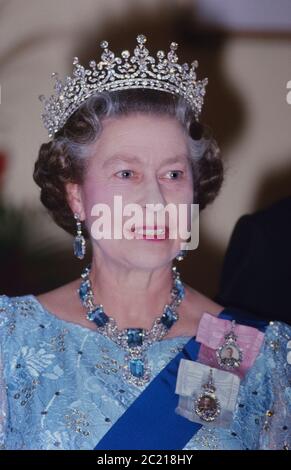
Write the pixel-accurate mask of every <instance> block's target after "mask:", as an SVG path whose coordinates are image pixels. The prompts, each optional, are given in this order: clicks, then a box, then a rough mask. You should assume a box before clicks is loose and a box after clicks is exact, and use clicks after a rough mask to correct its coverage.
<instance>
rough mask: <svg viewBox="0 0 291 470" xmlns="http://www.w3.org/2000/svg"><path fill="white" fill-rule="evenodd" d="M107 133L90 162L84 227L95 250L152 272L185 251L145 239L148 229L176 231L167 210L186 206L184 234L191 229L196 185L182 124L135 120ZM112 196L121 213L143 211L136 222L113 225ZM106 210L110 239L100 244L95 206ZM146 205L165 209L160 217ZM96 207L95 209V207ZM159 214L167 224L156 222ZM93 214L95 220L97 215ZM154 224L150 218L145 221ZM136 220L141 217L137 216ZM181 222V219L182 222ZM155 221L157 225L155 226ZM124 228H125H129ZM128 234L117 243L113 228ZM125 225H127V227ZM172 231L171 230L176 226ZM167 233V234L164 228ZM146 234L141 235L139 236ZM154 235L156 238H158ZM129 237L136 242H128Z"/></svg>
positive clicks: (113, 124)
mask: <svg viewBox="0 0 291 470" xmlns="http://www.w3.org/2000/svg"><path fill="white" fill-rule="evenodd" d="M102 124H103V130H102V132H101V134H100V137H99V138H98V140H97V141H96V143H95V144H94V146H93V152H92V156H91V157H90V161H89V166H88V169H87V172H86V176H85V179H84V183H83V185H82V187H81V188H80V189H81V200H82V209H83V213H84V214H85V220H86V227H87V228H88V230H89V233H90V234H91V240H92V246H93V250H102V254H103V255H106V256H108V257H110V258H112V259H114V260H116V261H118V262H119V263H120V262H121V263H122V264H125V265H126V266H128V267H135V268H142V269H153V268H155V267H156V268H157V267H161V266H163V265H165V264H167V263H169V262H170V261H171V260H172V259H173V258H174V257H175V256H176V255H177V253H178V251H179V250H180V248H181V241H183V240H182V239H181V237H179V232H178V237H176V238H175V239H171V238H169V234H168V233H167V231H166V234H165V235H164V236H163V239H161V240H153V238H152V239H145V238H142V236H143V235H144V237H145V236H147V235H149V232H145V230H146V229H151V228H154V229H155V225H158V227H161V226H162V228H163V229H165V227H169V225H170V224H174V226H175V227H176V228H178V226H177V224H179V223H181V222H179V216H177V214H176V215H174V214H173V213H172V215H170V216H169V215H167V213H166V212H165V206H166V205H167V204H169V203H171V204H172V205H174V206H176V209H177V212H178V207H179V206H178V205H180V204H183V205H184V209H185V208H186V213H187V211H188V217H187V218H186V220H187V223H186V229H187V228H188V229H190V214H191V212H189V211H190V210H191V203H192V202H193V180H192V171H191V165H190V162H189V160H188V155H189V154H188V147H187V138H186V136H185V134H184V131H183V129H182V127H181V125H180V123H179V122H178V121H177V120H176V119H175V118H171V117H168V116H156V115H146V114H140V113H139V114H131V115H129V116H122V117H118V118H107V119H105V120H103V123H102ZM114 196H121V197H122V199H121V201H122V208H123V209H124V207H125V206H126V205H128V204H136V205H137V206H136V207H139V209H140V212H139V214H141V215H142V218H141V217H140V215H139V217H138V219H137V218H135V219H134V220H133V215H134V214H133V213H131V214H130V213H128V214H127V215H124V216H123V217H122V218H121V219H120V220H119V221H118V220H116V219H114V215H116V213H117V208H116V206H114ZM100 203H102V204H105V205H106V207H108V209H109V210H110V213H111V215H110V217H109V216H108V214H109V213H108V214H107V216H105V212H103V221H104V220H106V221H107V222H110V220H111V232H110V235H111V236H112V238H111V239H99V240H96V239H95V238H94V236H92V233H93V232H94V230H95V229H96V227H97V225H96V223H94V222H96V221H98V219H99V217H100V216H101V214H102V212H100V213H99V216H98V217H97V212H96V209H95V210H94V211H93V214H92V208H93V206H95V205H96V204H97V205H98V204H100ZM146 204H161V205H162V206H159V210H158V211H156V212H155V211H154V210H153V208H149V209H147V208H146ZM95 207H96V206H95ZM158 213H160V214H162V213H163V214H164V215H165V218H164V221H163V217H162V218H160V219H159V218H158ZM94 214H95V215H94ZM150 214H151V216H153V217H154V218H148V219H147V218H146V217H147V216H149V215H150ZM135 215H136V216H137V213H135ZM180 219H181V217H180ZM152 221H153V223H152ZM125 222H126V224H125ZM114 223H115V224H116V225H117V226H119V227H120V228H121V230H124V232H123V235H122V237H121V238H119V239H116V238H115V239H114V237H113V236H114V233H113V224H114ZM124 224H125V225H124ZM172 227H173V225H172ZM166 230H167V228H166ZM141 232H143V233H141ZM121 233H122V232H121ZM155 234H156V233H155V232H154V236H155ZM126 237H127V238H129V237H131V238H132V239H127V238H126Z"/></svg>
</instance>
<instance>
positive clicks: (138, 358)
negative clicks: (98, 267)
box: [78, 265, 185, 386]
mask: <svg viewBox="0 0 291 470" xmlns="http://www.w3.org/2000/svg"><path fill="white" fill-rule="evenodd" d="M90 271H91V265H89V266H87V267H86V268H85V269H84V271H83V272H82V274H81V278H82V282H81V285H80V288H79V289H78V294H79V296H80V299H81V302H82V304H83V305H84V307H85V308H86V309H87V319H88V320H89V321H91V322H94V323H95V324H96V326H97V327H98V331H99V332H100V333H102V334H103V335H104V336H107V337H108V338H110V339H111V340H112V341H114V342H115V343H116V344H117V345H118V346H120V347H122V348H123V349H124V350H125V364H124V366H123V377H124V378H125V379H126V380H127V381H128V382H130V383H133V384H135V385H138V386H142V385H144V384H146V383H147V382H148V381H149V380H150V378H151V370H150V367H149V364H148V361H147V357H146V351H147V349H148V348H149V346H150V345H151V344H153V343H154V342H156V341H161V340H162V339H163V338H164V336H166V335H167V333H168V331H169V330H170V328H171V327H172V326H173V324H174V323H175V322H176V321H177V320H178V319H179V315H178V313H177V307H178V306H179V305H180V303H181V302H182V300H183V298H184V296H185V289H184V285H183V283H182V281H181V279H180V274H179V272H178V271H177V268H176V266H172V278H173V284H172V288H171V302H170V303H169V304H166V305H165V306H164V309H163V313H162V315H161V316H160V317H158V318H156V319H155V321H154V323H153V325H152V327H151V328H150V329H149V330H147V329H143V328H124V329H122V330H120V329H118V327H117V324H116V322H115V320H114V318H112V317H109V316H108V315H107V314H106V313H105V312H104V309H103V305H102V304H95V303H94V294H93V290H92V284H91V281H90V278H89V275H90Z"/></svg>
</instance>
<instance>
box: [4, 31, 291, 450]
mask: <svg viewBox="0 0 291 470" xmlns="http://www.w3.org/2000/svg"><path fill="white" fill-rule="evenodd" d="M137 42H138V44H137V47H136V48H135V50H134V54H133V55H132V56H130V53H129V52H128V51H123V52H122V54H121V58H118V57H116V56H115V55H114V54H113V53H112V51H110V50H109V49H108V43H107V42H106V41H103V42H102V43H101V46H102V48H103V49H104V51H103V54H102V56H101V59H102V60H101V61H100V62H99V63H98V64H96V62H94V61H92V62H90V67H91V70H87V71H86V70H85V69H84V67H82V66H81V65H80V64H79V63H78V59H77V58H75V61H74V65H75V70H74V78H70V77H67V80H66V82H65V83H62V82H60V81H59V80H58V79H57V82H56V87H55V89H56V95H55V96H53V97H51V98H50V99H49V100H46V101H45V111H44V114H43V120H44V124H45V126H46V128H47V129H48V131H49V136H50V137H52V139H51V140H50V141H49V142H48V143H44V144H43V145H42V146H41V148H40V151H39V156H38V160H37V162H36V164H35V171H34V179H35V181H36V183H37V184H38V185H39V186H40V188H41V201H42V202H43V204H44V205H45V206H46V208H47V209H48V210H49V211H50V213H51V215H52V216H53V218H54V220H55V221H56V223H57V224H58V225H59V226H61V227H62V228H63V229H65V230H66V231H68V232H69V233H71V234H73V235H74V236H75V240H74V253H75V255H76V256H77V257H78V258H83V257H84V254H85V250H86V241H85V240H86V239H87V240H89V241H90V243H91V246H92V260H91V263H90V265H89V266H87V267H86V268H85V270H84V271H83V272H82V274H81V277H80V278H78V279H76V280H75V281H73V282H70V283H68V284H66V285H64V286H60V287H59V288H57V289H55V290H53V291H50V292H47V293H45V294H42V295H39V296H37V297H36V296H34V295H32V294H28V295H25V296H21V297H8V296H5V295H2V296H1V297H0V314H1V316H0V319H1V323H0V333H1V396H2V401H1V413H0V424H1V426H0V429H1V433H0V436H1V439H0V441H1V445H2V448H4V449H205V448H206V449H258V448H261V449H268V448H274V449H275V448H288V445H289V444H288V439H289V438H288V435H289V434H288V433H289V424H288V407H290V388H286V387H288V386H289V387H290V385H288V373H289V374H290V366H289V365H288V364H287V349H286V348H287V346H286V345H287V341H288V339H289V337H290V328H288V327H287V326H286V325H284V324H280V323H272V324H269V325H267V324H266V323H265V322H262V321H257V320H256V319H254V318H253V317H251V316H250V315H249V314H247V313H244V312H238V311H230V310H226V309H225V308H224V307H223V306H222V305H219V304H217V303H215V302H213V301H212V300H211V299H209V298H207V297H205V296H204V295H203V294H201V293H199V292H198V291H196V290H195V289H193V288H191V287H190V286H188V285H186V284H184V283H183V282H182V280H181V279H180V276H179V273H178V270H177V268H176V267H174V266H173V265H172V264H173V260H174V259H175V258H176V259H177V260H181V259H183V256H185V253H186V250H184V249H183V250H181V246H183V245H181V241H182V238H181V237H180V235H179V236H176V237H171V236H170V231H169V225H170V223H172V222H173V220H172V219H171V216H169V218H168V219H165V223H164V224H161V223H159V222H158V221H157V219H154V222H153V224H147V222H144V221H145V220H147V219H143V220H139V219H138V220H139V222H137V223H129V224H127V225H126V221H127V222H128V217H125V216H124V217H122V220H120V219H119V220H117V221H116V220H115V221H114V222H115V224H116V225H117V226H118V227H121V226H122V227H123V228H124V230H123V232H122V236H121V237H114V236H105V237H100V236H98V228H100V226H96V215H97V214H98V213H99V212H98V210H97V209H98V204H99V205H100V204H101V205H102V207H103V206H106V207H107V208H109V209H110V214H111V213H112V212H114V209H115V197H116V196H121V197H122V202H123V203H124V204H125V205H127V204H135V205H137V206H138V207H140V208H141V213H142V215H143V216H146V215H147V214H148V211H149V207H152V206H151V205H152V204H155V205H159V206H158V207H159V208H160V211H161V212H163V209H164V208H165V207H166V206H167V205H168V204H170V205H171V204H172V205H173V206H175V207H178V206H179V205H184V206H186V207H187V210H188V209H189V208H190V207H191V205H192V203H193V202H194V203H196V204H199V208H200V210H202V209H203V208H204V207H205V206H206V205H207V204H208V203H209V202H211V201H212V200H213V199H214V198H215V196H216V194H217V193H218V191H219V189H220V186H221V183H222V179H223V176H222V163H221V159H220V153H219V150H218V147H217V144H216V142H215V140H214V139H213V138H212V137H211V136H210V135H209V133H208V132H207V129H206V128H205V127H204V126H202V125H201V124H199V122H198V116H199V113H200V111H201V107H202V102H203V94H204V87H205V84H206V81H205V80H204V81H197V80H196V74H195V71H194V69H195V67H196V66H197V63H196V62H194V63H192V65H191V68H190V67H189V66H187V64H183V66H181V65H179V64H178V58H177V55H176V52H175V51H176V49H177V45H176V44H175V43H172V44H171V50H170V52H169V54H168V55H166V54H165V53H164V52H163V51H159V52H158V54H157V62H156V61H155V59H153V57H152V56H150V55H149V51H148V50H147V49H146V47H145V42H146V38H145V37H144V36H143V35H139V36H138V38H137ZM42 99H43V98H42ZM96 205H97V209H96ZM187 214H188V215H189V211H188V212H187ZM127 215H128V214H127ZM110 217H111V216H110ZM110 217H108V216H107V218H106V217H105V219H104V220H105V221H107V222H108V221H109V218H110ZM188 219H189V217H188ZM188 219H187V225H188V223H189V220H188ZM177 224H179V221H178V222H177ZM104 232H105V233H106V234H107V235H108V230H105V231H104ZM109 232H110V235H112V234H113V233H112V232H113V230H111V231H110V230H109ZM185 247H187V245H186V246H185V245H184V248H185ZM289 344H290V343H289ZM226 350H231V351H232V353H233V354H232V357H231V358H228V357H226V356H225V354H224V353H225V351H226ZM289 380H290V377H289Z"/></svg>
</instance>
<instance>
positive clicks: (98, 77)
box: [39, 34, 208, 137]
mask: <svg viewBox="0 0 291 470" xmlns="http://www.w3.org/2000/svg"><path fill="white" fill-rule="evenodd" d="M136 40H137V45H136V47H135V49H134V53H133V55H131V54H130V52H129V51H128V50H123V51H122V52H121V57H118V56H116V55H115V54H114V53H113V52H112V51H111V50H110V49H109V48H108V42H107V41H102V42H101V43H100V46H101V48H102V49H103V52H102V54H101V61H100V62H98V63H96V61H95V60H91V61H90V62H89V67H90V69H85V67H83V66H82V65H80V64H79V59H78V57H75V58H74V60H73V65H74V70H73V77H66V79H65V80H64V81H62V80H60V79H59V76H58V74H57V73H56V72H54V73H52V77H53V78H54V79H55V84H54V90H55V92H56V94H54V95H52V96H50V97H49V98H46V97H45V96H44V95H40V96H39V99H40V101H42V102H43V104H44V112H43V113H42V115H41V117H42V121H43V124H44V127H45V128H46V129H47V130H48V134H49V137H53V136H54V134H55V133H56V132H58V131H59V130H60V129H61V128H62V127H63V126H64V124H65V123H66V121H67V120H68V118H69V117H70V116H71V115H72V114H73V113H74V112H75V111H76V110H77V109H78V107H79V106H80V105H81V104H82V103H83V102H84V101H85V100H86V99H87V98H89V97H90V96H92V95H94V94H95V93H98V92H102V91H115V90H126V89H131V88H132V89H133V88H148V89H151V90H158V91H164V92H168V93H172V94H174V95H177V96H182V97H183V98H184V99H185V100H186V101H187V102H188V103H189V104H190V106H191V109H192V110H193V111H194V115H195V119H196V120H197V121H198V119H199V114H200V113H201V110H202V106H203V100H204V95H205V87H206V85H207V83H208V79H207V78H204V79H203V80H197V79H196V72H195V69H196V68H197V67H198V61H197V60H195V61H194V62H192V63H191V65H189V64H188V63H184V64H182V65H180V64H178V56H177V54H176V50H177V48H178V44H177V43H176V42H172V43H171V44H170V51H169V52H168V53H165V52H164V51H162V50H159V51H158V52H157V54H156V55H157V59H155V58H154V57H152V56H151V55H150V54H149V50H148V49H147V48H146V47H145V43H146V41H147V38H146V36H144V35H143V34H139V35H138V36H137V38H136Z"/></svg>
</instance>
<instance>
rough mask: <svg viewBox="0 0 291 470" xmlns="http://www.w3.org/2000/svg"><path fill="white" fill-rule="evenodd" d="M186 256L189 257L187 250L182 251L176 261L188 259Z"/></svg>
mask: <svg viewBox="0 0 291 470" xmlns="http://www.w3.org/2000/svg"><path fill="white" fill-rule="evenodd" d="M186 256H187V250H180V251H179V253H178V254H177V256H176V258H175V259H176V260H177V261H182V260H183V259H185V258H186Z"/></svg>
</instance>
